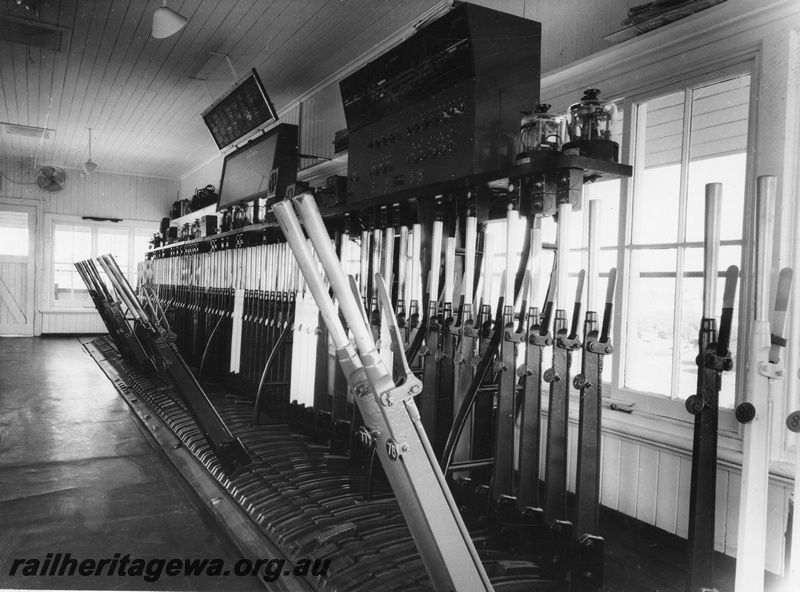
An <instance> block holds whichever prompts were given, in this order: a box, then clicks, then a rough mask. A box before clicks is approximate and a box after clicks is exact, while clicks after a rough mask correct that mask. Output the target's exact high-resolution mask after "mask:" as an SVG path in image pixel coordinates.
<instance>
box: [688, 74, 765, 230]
mask: <svg viewBox="0 0 800 592" xmlns="http://www.w3.org/2000/svg"><path fill="white" fill-rule="evenodd" d="M749 102H750V75H745V76H739V77H737V78H734V79H731V80H725V81H722V82H717V83H715V84H710V85H708V86H703V87H700V88H697V89H695V90H694V91H693V92H692V120H691V142H690V148H689V158H690V162H689V195H688V198H689V199H688V208H687V209H688V211H687V220H686V240H688V241H699V240H703V228H704V227H703V220H704V216H705V214H704V207H705V206H704V204H705V199H704V195H705V185H706V183H722V186H723V187H722V199H723V202H722V221H721V226H722V239H723V240H726V239H732V240H738V239H741V238H742V224H743V222H742V216H743V213H744V183H745V172H746V165H747V154H746V150H747V121H748V113H749V108H750V107H749Z"/></svg>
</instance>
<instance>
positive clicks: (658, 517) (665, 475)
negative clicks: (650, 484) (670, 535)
mask: <svg viewBox="0 0 800 592" xmlns="http://www.w3.org/2000/svg"><path fill="white" fill-rule="evenodd" d="M680 466H681V459H680V457H679V456H677V455H675V454H673V453H671V452H668V451H665V450H659V451H658V477H657V479H658V487H657V492H658V495H657V498H656V513H655V521H654V522H653V524H655V525H656V526H657V527H658V528H661V529H663V530H666V531H667V532H676V531H677V527H678V495H679V492H680V478H679V474H680Z"/></svg>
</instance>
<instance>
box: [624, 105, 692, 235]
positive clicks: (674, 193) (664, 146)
mask: <svg viewBox="0 0 800 592" xmlns="http://www.w3.org/2000/svg"><path fill="white" fill-rule="evenodd" d="M684 97H685V94H684V92H683V91H681V92H678V93H673V94H671V95H667V96H665V97H660V98H657V99H653V100H651V101H648V102H647V103H642V104H641V105H639V110H638V113H639V119H640V121H642V122H644V130H643V132H644V162H643V163H640V166H641V165H643V166H641V169H643V170H641V173H639V177H640V178H639V179H636V180H635V183H636V198H635V199H634V203H633V236H632V238H633V242H634V243H635V244H642V243H650V244H652V243H669V242H674V241H675V240H677V238H678V203H679V199H680V177H681V175H680V173H681V171H680V163H681V146H682V143H683V103H684Z"/></svg>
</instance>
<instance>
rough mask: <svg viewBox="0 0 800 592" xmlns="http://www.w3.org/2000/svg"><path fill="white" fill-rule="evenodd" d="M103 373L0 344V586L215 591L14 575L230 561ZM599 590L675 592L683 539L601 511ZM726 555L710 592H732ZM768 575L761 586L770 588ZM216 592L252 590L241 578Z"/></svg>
mask: <svg viewBox="0 0 800 592" xmlns="http://www.w3.org/2000/svg"><path fill="white" fill-rule="evenodd" d="M137 422H138V420H137V418H136V417H135V416H134V415H133V414H132V413H131V412H130V411H129V409H128V407H127V406H126V404H125V402H124V401H123V399H122V397H120V396H119V394H118V393H117V391H116V390H115V388H114V387H113V386H112V384H111V383H110V382H109V381H108V380H107V378H106V376H105V375H104V374H103V373H102V371H100V369H99V368H98V367H97V366H96V364H95V363H94V361H93V360H92V359H91V358H90V357H89V356H88V355H87V354H86V353H85V352H84V351H83V347H82V345H81V343H80V342H79V341H78V340H77V339H76V338H74V337H70V338H63V337H62V338H57V337H46V338H32V339H28V338H20V339H5V338H4V339H0V525H2V534H1V535H0V588H51V589H52V588H59V589H98V588H103V589H112V588H113V589H127V590H144V589H147V590H161V589H192V590H210V589H219V580H213V579H204V578H198V577H194V578H188V577H183V578H166V577H165V578H161V579H160V580H158V581H156V582H145V581H143V579H141V578H136V577H131V578H119V577H117V578H110V577H91V578H85V577H84V578H78V577H74V578H66V577H62V578H58V577H48V576H44V577H33V576H29V577H19V576H10V575H9V572H10V569H11V566H12V564H13V561H14V559H15V558H21V557H26V558H27V557H37V558H41V559H44V557H45V555H46V554H47V553H56V552H70V553H71V554H72V555H73V556H82V557H87V558H89V557H97V558H102V557H106V556H111V555H113V553H116V552H120V553H123V554H124V553H130V554H131V555H132V556H137V557H143V558H148V557H160V556H166V557H220V558H223V559H224V560H225V561H226V564H227V563H228V562H231V564H233V563H235V561H236V560H237V559H238V558H239V557H237V551H236V549H235V548H234V547H233V545H232V543H231V542H230V540H229V539H227V537H226V536H225V535H224V533H223V532H222V531H221V530H220V529H219V528H218V527H217V525H215V524H214V523H213V521H212V520H211V519H210V518H209V516H208V514H207V512H206V511H205V510H204V508H203V507H202V506H201V505H200V504H199V503H198V502H197V500H196V499H195V497H194V493H193V492H192V491H189V490H188V487H187V485H186V484H185V483H184V482H183V480H182V479H181V477H180V475H178V474H177V473H176V471H175V470H174V468H173V467H172V466H171V465H170V464H169V463H168V462H167V461H166V458H165V456H164V455H163V454H159V451H158V450H157V449H156V448H154V447H153V446H152V444H151V442H150V441H148V439H147V437H145V436H144V435H143V433H142V431H141V430H140V429H139V427H138V424H137ZM601 535H602V536H603V537H604V538H605V540H606V560H605V587H604V590H605V591H606V592H684V588H685V577H686V571H687V558H686V554H685V541H683V540H682V539H680V538H678V537H676V536H674V535H670V534H667V533H665V532H664V531H660V530H656V529H655V528H653V527H650V526H646V525H643V524H642V523H640V522H637V521H635V520H632V519H628V518H626V517H623V516H622V515H620V514H617V513H613V512H610V511H608V512H603V513H602V515H601ZM734 566H735V563H734V561H733V560H732V559H730V558H725V557H720V560H719V561H718V565H717V581H716V582H715V585H716V587H717V589H718V590H719V591H720V592H733V569H734ZM780 584H781V582H780V580H779V579H778V578H774V577H773V578H769V580H768V581H767V589H768V590H770V591H774V592H777V591H778V590H779V589H780ZM225 588H226V589H233V590H244V589H260V590H263V589H264V587H263V585H262V584H261V583H259V582H257V581H254V580H252V579H249V578H228V579H226V580H225Z"/></svg>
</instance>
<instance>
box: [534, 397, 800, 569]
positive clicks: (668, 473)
mask: <svg viewBox="0 0 800 592" xmlns="http://www.w3.org/2000/svg"><path fill="white" fill-rule="evenodd" d="M571 403H573V404H574V402H571ZM576 420H577V417H571V418H570V429H569V434H570V437H569V455H568V487H569V490H570V491H573V492H574V491H575V463H576V459H577V456H578V450H577V444H578V438H577V421H576ZM546 446H547V415H546V413H545V415H544V416H543V417H542V438H541V457H540V467H541V472H540V475H539V477H540V479H542V480H543V479H544V478H545V458H546ZM601 446H602V451H601V452H602V464H601V467H600V503H601V504H602V505H603V506H605V507H607V508H609V509H611V510H616V511H619V512H622V513H624V514H627V515H629V516H632V517H633V518H636V519H637V520H641V521H642V522H645V523H647V524H650V525H653V526H655V527H657V528H660V529H662V530H664V531H666V532H668V533H670V534H675V535H678V536H680V537H683V538H686V536H687V534H688V526H689V499H690V497H689V496H690V489H691V487H690V486H691V473H692V461H691V451H689V450H685V451H679V450H675V449H674V448H666V447H662V446H659V445H658V444H656V443H644V442H642V441H641V440H638V439H635V438H629V437H627V436H626V435H622V434H619V433H616V432H614V431H613V430H609V429H604V430H603V434H602V443H601ZM741 478H742V476H741V471H740V469H739V467H734V466H732V465H730V464H728V463H720V466H719V468H718V469H717V492H716V504H717V506H716V516H715V519H716V527H715V537H714V538H715V548H716V550H717V551H719V552H721V553H725V554H727V555H730V556H731V557H736V542H737V535H738V515H739V498H740V485H741ZM790 493H791V483H789V482H788V480H786V479H781V478H775V477H772V478H771V479H770V489H769V512H768V518H767V554H766V558H767V562H766V567H767V569H768V570H769V571H771V572H773V573H776V574H781V573H782V569H783V556H784V555H783V553H784V545H785V540H784V533H785V530H786V520H787V515H788V508H789V495H790ZM600 534H601V535H602V532H601V533H600Z"/></svg>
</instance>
